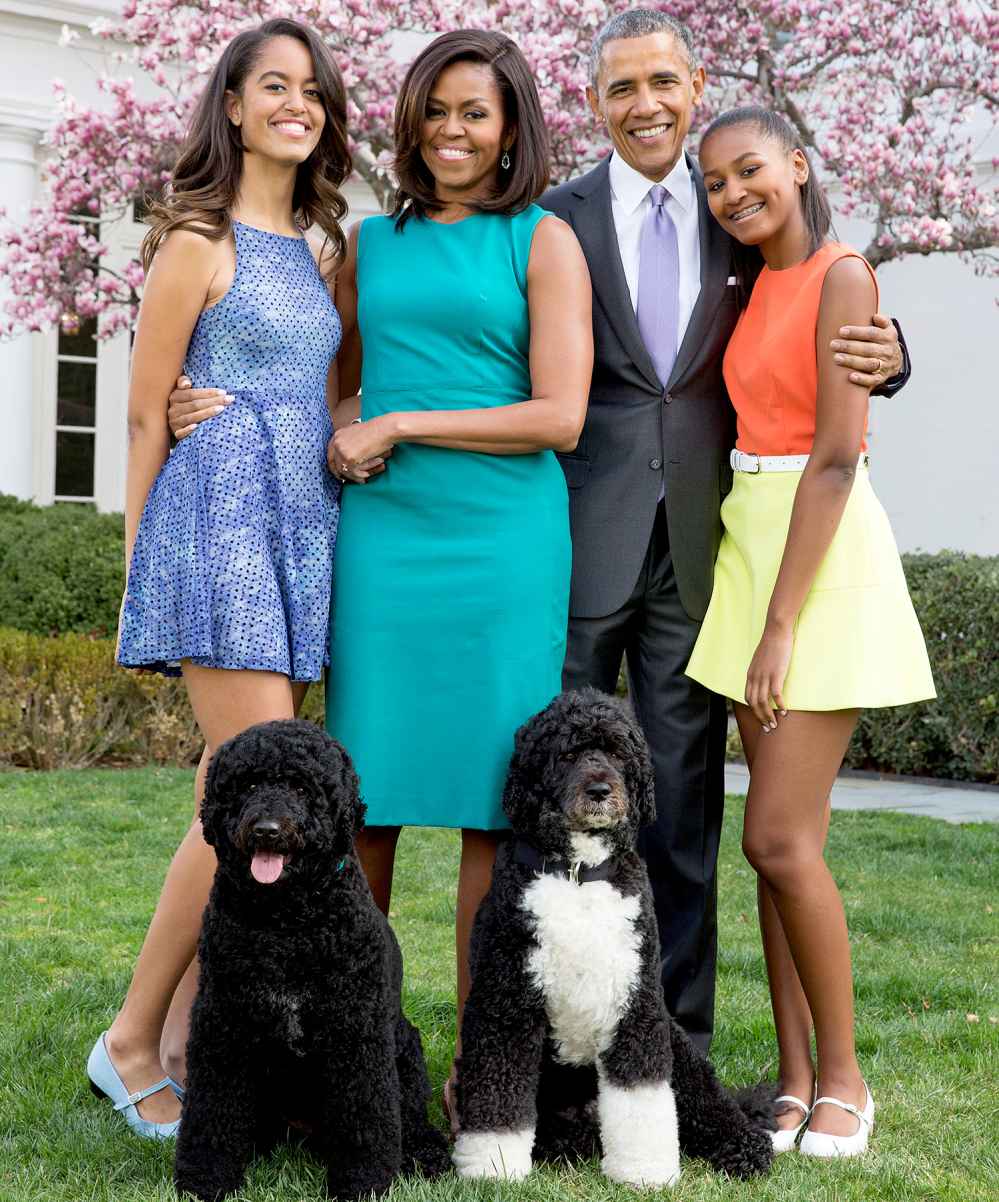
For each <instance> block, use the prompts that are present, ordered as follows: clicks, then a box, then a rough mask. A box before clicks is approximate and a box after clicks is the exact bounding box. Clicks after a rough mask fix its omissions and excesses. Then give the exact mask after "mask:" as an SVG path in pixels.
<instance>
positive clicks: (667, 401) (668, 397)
mask: <svg viewBox="0 0 999 1202" xmlns="http://www.w3.org/2000/svg"><path fill="white" fill-rule="evenodd" d="M663 404H664V405H672V404H673V394H672V393H671V392H667V393H666V395H665V396H664V397H663Z"/></svg>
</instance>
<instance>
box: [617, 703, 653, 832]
mask: <svg viewBox="0 0 999 1202" xmlns="http://www.w3.org/2000/svg"><path fill="white" fill-rule="evenodd" d="M627 722H628V756H627V766H626V769H625V775H626V777H627V780H628V791H629V793H630V794H631V796H632V797H633V798H634V799H635V804H636V806H637V808H638V826H639V827H643V826H647V825H648V824H649V823H650V822H655V819H656V776H655V772H654V770H653V767H652V756H651V754H650V752H649V744H648V742H647V741H646V738H645V735H644V734H643V733H642V729H641V727H640V726H639V725H638V723H637V722H635V721H633V720H632V719H631V718H630V716H629V717H628V719H627Z"/></svg>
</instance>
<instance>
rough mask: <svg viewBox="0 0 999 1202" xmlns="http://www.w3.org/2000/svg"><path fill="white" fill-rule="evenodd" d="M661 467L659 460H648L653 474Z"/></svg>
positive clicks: (661, 462)
mask: <svg viewBox="0 0 999 1202" xmlns="http://www.w3.org/2000/svg"><path fill="white" fill-rule="evenodd" d="M662 465H663V461H662V460H661V459H650V460H649V467H650V468H652V470H653V471H654V472H658V471H659V469H660V468H661V467H662Z"/></svg>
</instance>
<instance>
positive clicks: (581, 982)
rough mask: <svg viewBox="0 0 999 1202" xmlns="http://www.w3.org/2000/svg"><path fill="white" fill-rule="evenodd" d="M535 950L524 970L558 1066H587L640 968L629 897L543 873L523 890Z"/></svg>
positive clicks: (606, 1039)
mask: <svg viewBox="0 0 999 1202" xmlns="http://www.w3.org/2000/svg"><path fill="white" fill-rule="evenodd" d="M522 906H523V908H524V910H525V911H526V912H527V913H528V914H529V915H530V916H531V918H532V919H533V920H534V937H535V939H536V941H537V946H536V947H534V948H532V949H531V951H530V952H529V953H528V957H527V971H528V973H529V975H530V977H531V980H532V981H533V982H534V984H535V985H536V986H537V988H538V989H540V991H541V994H542V996H543V997H544V999H545V1009H546V1011H547V1014H548V1021H549V1023H550V1024H551V1028H552V1038H553V1040H554V1041H555V1047H556V1053H557V1055H558V1058H559V1059H560V1060H561V1061H562V1062H563V1063H564V1064H593V1063H594V1062H595V1061H596V1060H597V1058H598V1057H599V1056H600V1055H601V1053H603V1052H605V1051H606V1050H607V1048H608V1047H609V1046H610V1043H611V1040H612V1039H613V1038H614V1033H615V1031H616V1030H617V1026H618V1023H619V1022H620V1021H621V1017H622V1016H623V1014H624V1012H625V1009H626V1007H627V1005H628V1000H629V998H630V997H631V994H632V992H633V990H634V989H635V986H636V984H637V982H638V977H639V971H640V954H639V947H640V943H641V936H640V933H639V931H638V929H637V927H636V925H635V920H636V919H637V918H638V912H639V898H638V895H637V894H634V895H632V896H630V897H626V896H624V895H623V894H621V893H620V892H618V890H617V889H615V888H614V886H613V885H611V884H610V882H609V881H592V882H590V883H588V884H585V885H577V884H575V883H574V882H573V881H570V880H567V879H566V878H565V877H560V876H554V875H544V876H539V877H538V878H537V880H535V881H532V882H531V884H530V885H528V887H527V888H526V889H525V890H524V899H523V902H522Z"/></svg>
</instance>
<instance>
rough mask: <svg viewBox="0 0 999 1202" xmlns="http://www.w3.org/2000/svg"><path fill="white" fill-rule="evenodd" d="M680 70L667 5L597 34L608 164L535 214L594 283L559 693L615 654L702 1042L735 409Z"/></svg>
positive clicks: (604, 667) (871, 356) (690, 1021)
mask: <svg viewBox="0 0 999 1202" xmlns="http://www.w3.org/2000/svg"><path fill="white" fill-rule="evenodd" d="M695 63H696V59H695V57H694V51H693V45H692V41H691V38H690V34H689V31H688V30H687V29H686V27H685V26H683V25H681V24H680V23H679V22H677V21H675V20H673V19H672V18H670V17H668V16H666V15H665V14H664V13H661V12H652V11H647V10H641V9H636V10H632V11H630V12H627V13H624V14H622V15H620V16H618V17H615V18H614V19H613V20H612V21H611V22H609V24H608V25H607V26H605V28H604V30H603V31H602V32H601V33H600V34H599V35H598V37H597V39H596V41H595V43H594V47H593V54H592V56H591V80H590V86H589V87H588V89H587V96H588V99H589V103H590V106H591V108H592V110H593V113H594V115H595V116H596V118H597V119H598V120H599V121H600V122H602V123H603V124H604V125H605V126H606V129H607V132H608V134H609V136H610V140H611V143H612V145H613V154H612V155H611V156H610V157H609V158H607V159H604V160H603V161H602V162H601V163H600V165H599V166H597V167H596V168H594V169H593V170H592V171H590V172H589V173H588V174H586V175H584V176H582V177H581V178H579V179H575V180H571V181H570V182H569V183H566V184H563V185H561V186H560V187H557V188H554V189H552V190H551V191H549V192H548V193H547V194H546V195H545V197H544V198H543V199H542V202H541V203H542V204H543V205H545V207H546V208H548V209H550V210H551V211H552V212H554V213H556V214H557V215H558V216H559V217H561V218H563V219H564V220H565V221H567V222H568V223H569V224H570V225H571V226H572V228H573V229H574V230H575V232H576V235H577V237H578V238H579V241H580V243H581V245H582V247H583V251H584V253H585V255H586V259H587V262H588V264H589V268H590V275H591V278H592V281H593V332H594V349H595V361H594V367H593V381H592V386H591V391H590V404H589V413H588V416H587V419H586V425H585V427H584V429H583V433H582V436H581V437H580V440H579V445H578V446H577V448H576V450H575V451H574V452H573V453H572V454H567V455H560V456H559V458H560V460H561V462H562V466H563V469H564V470H565V477H566V483H567V484H568V488H569V504H570V515H571V526H572V541H573V572H572V591H571V598H570V615H571V616H570V620H569V641H568V650H567V654H566V661H565V671H564V676H563V683H564V685H565V687H567V688H578V687H581V686H582V685H584V684H593V685H596V686H597V687H598V688H600V689H604V690H605V691H607V692H613V691H614V687H615V684H616V682H617V677H618V672H619V670H620V666H621V660H622V656H624V657H625V658H626V660H627V664H628V679H629V688H630V693H631V699H632V702H633V704H634V707H635V710H636V713H637V716H638V718H639V721H640V722H641V725H642V728H643V729H644V731H645V734H646V736H647V738H648V741H649V745H650V747H651V750H652V758H653V763H654V766H655V774H656V808H657V819H656V822H655V823H654V824H653V825H652V826H651V827H649V828H647V829H646V831H645V833H644V836H643V838H644V845H643V849H642V850H643V853H644V855H645V859H646V862H647V864H648V868H649V875H650V878H651V881H652V889H653V895H654V900H655V907H656V917H657V919H658V922H659V930H660V939H661V945H662V965H663V985H664V989H665V994H666V1002H667V1005H668V1006H669V1008H670V1010H671V1012H672V1013H673V1014H674V1016H675V1017H676V1018H677V1020H678V1021H679V1022H680V1023H681V1025H682V1026H683V1027H684V1028H685V1029H686V1030H687V1032H688V1033H689V1034H690V1036H691V1037H692V1038H693V1040H694V1041H695V1042H696V1043H697V1044H699V1046H700V1047H701V1048H703V1049H704V1050H707V1046H708V1044H709V1042H710V1039H711V1032H712V1027H713V1021H714V984H715V962H716V947H717V924H716V879H717V877H716V861H717V854H718V840H719V834H720V828H721V818H722V803H723V794H724V761H725V738H726V725H727V724H726V710H725V702H724V700H723V699H722V698H720V697H718V696H715V695H714V694H712V693H709V692H708V691H707V690H706V689H704V688H702V687H701V686H700V685H699V684H696V683H695V682H694V681H692V680H690V679H688V678H687V677H686V676H685V675H684V669H685V667H686V665H687V661H688V659H689V657H690V653H691V650H692V648H693V645H694V641H695V639H696V637H697V633H698V630H699V628H700V623H701V620H702V619H703V617H704V613H705V610H706V609H707V605H708V600H709V598H710V596H711V585H712V574H713V570H714V561H715V554H716V552H717V550H718V543H719V539H720V537H721V525H720V520H719V508H720V505H721V500H722V497H723V495H724V494H725V492H727V490H728V488H729V487H730V483H731V472H730V468H729V462H728V456H729V452H730V450H731V448H732V447H733V446H734V445H735V414H734V411H733V409H732V406H731V404H730V403H729V399H728V395H727V393H726V391H725V385H724V382H723V380H722V356H723V354H724V351H725V347H726V344H727V343H728V339H729V336H730V335H731V333H732V330H733V329H734V327H735V322H736V318H737V316H738V312H739V306H738V303H737V293H738V291H739V289H738V286H737V283H736V268H735V265H734V263H733V250H732V243H731V241H730V239H729V237H728V235H727V234H725V233H724V232H723V231H722V229H721V227H720V226H719V225H718V224H717V223H716V222H715V221H714V219H713V218H712V217H711V215H710V213H709V211H708V205H707V199H706V196H705V191H704V185H703V183H702V180H701V176H700V172H699V171H698V168H697V166H696V164H695V163H694V161H693V160H692V159H691V158H690V157H689V156H688V155H687V154H686V152H685V150H684V139H685V137H686V134H687V132H688V130H689V128H690V122H691V117H692V115H693V111H694V108H695V107H696V106H697V105H698V104H699V103H700V101H701V96H702V93H703V88H704V71H703V68H700V67H696V66H695ZM655 185H661V186H660V187H659V188H658V189H656V188H655V187H654V186H655ZM653 209H656V211H655V212H653ZM653 227H655V228H653ZM657 239H658V241H657ZM876 320H877V321H879V322H881V323H883V326H884V327H886V328H882V327H881V325H874V326H872V327H870V328H864V329H863V330H857V331H853V332H852V333H851V334H849V335H848V336H847V337H846V340H845V341H844V343H843V345H842V347H835V348H832V349H830V352H829V353H830V354H834V353H835V352H836V350H840V351H842V355H840V356H838V359H839V360H840V361H841V362H843V364H844V370H851V369H852V370H853V372H854V378H855V379H861V380H862V382H865V383H870V384H872V385H878V384H881V383H883V382H884V380H885V379H886V378H887V377H889V376H892V375H894V374H895V372H896V371H897V370H898V368H899V367H900V366H901V365H902V357H901V354H900V350H899V344H898V338H897V335H896V332H895V329H894V328H893V327H892V325H891V323H890V322H888V321H887V320H885V319H882V318H878V319H876ZM860 373H865V374H862V375H861V374H860ZM902 382H904V380H903V381H902ZM895 386H896V387H900V386H901V382H900V383H897V384H896V385H895Z"/></svg>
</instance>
